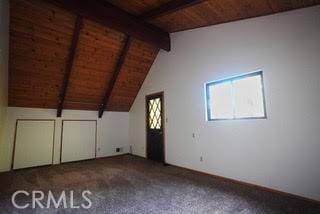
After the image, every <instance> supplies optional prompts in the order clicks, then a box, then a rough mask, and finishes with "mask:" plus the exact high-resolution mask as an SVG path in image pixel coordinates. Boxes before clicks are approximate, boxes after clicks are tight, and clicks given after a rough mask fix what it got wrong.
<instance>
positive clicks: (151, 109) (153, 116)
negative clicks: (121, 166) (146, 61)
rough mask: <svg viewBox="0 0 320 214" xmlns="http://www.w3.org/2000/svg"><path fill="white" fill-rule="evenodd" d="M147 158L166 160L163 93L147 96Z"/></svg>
mask: <svg viewBox="0 0 320 214" xmlns="http://www.w3.org/2000/svg"><path fill="white" fill-rule="evenodd" d="M146 126H147V158H148V159H151V160H155V161H159V162H164V142H163V140H164V133H163V130H164V129H163V93H162V92H161V93H157V94H152V95H148V96H146Z"/></svg>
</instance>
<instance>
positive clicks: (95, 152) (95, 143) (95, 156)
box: [59, 119, 98, 164]
mask: <svg viewBox="0 0 320 214" xmlns="http://www.w3.org/2000/svg"><path fill="white" fill-rule="evenodd" d="M65 121H71V122H73V121H75V122H77V121H80V122H81V121H87V122H95V123H96V131H95V139H94V141H95V142H94V147H95V149H94V158H90V159H86V160H94V159H97V136H98V134H97V132H98V121H97V120H68V119H64V120H62V121H61V136H60V141H61V142H60V159H59V162H60V164H64V163H72V162H78V161H85V160H76V161H70V162H62V145H63V123H64V122H65Z"/></svg>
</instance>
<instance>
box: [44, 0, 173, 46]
mask: <svg viewBox="0 0 320 214" xmlns="http://www.w3.org/2000/svg"><path fill="white" fill-rule="evenodd" d="M47 1H49V2H51V3H54V4H56V5H57V6H60V7H63V8H65V9H67V10H71V11H73V12H75V13H76V14H79V15H82V16H83V17H84V18H87V19H90V20H93V21H96V22H99V23H101V24H103V25H105V26H107V27H110V28H112V29H114V30H117V31H120V32H122V33H124V34H126V35H129V36H132V37H135V38H137V39H140V40H142V41H145V42H148V43H150V44H153V45H154V46H156V47H159V48H161V49H164V50H166V51H170V36H169V33H168V32H165V31H163V30H161V29H160V28H158V27H155V26H153V25H151V24H148V23H146V22H143V21H141V20H139V19H138V18H137V17H135V16H133V15H131V14H129V13H128V12H126V11H124V10H122V9H120V8H118V7H116V6H114V5H112V4H111V3H109V2H107V1H105V0H47Z"/></svg>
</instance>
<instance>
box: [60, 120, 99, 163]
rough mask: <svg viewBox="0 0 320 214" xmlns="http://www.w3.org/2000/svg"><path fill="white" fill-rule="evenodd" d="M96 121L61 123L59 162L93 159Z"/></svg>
mask: <svg viewBox="0 0 320 214" xmlns="http://www.w3.org/2000/svg"><path fill="white" fill-rule="evenodd" d="M96 128H97V121H67V120H65V121H63V128H62V142H61V144H62V145H61V146H62V148H61V162H62V163H63V162H70V161H79V160H87V159H93V158H95V154H96Z"/></svg>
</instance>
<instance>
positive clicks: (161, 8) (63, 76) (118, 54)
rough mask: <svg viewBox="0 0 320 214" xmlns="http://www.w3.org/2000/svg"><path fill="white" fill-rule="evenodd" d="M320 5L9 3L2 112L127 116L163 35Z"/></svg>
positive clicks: (165, 45)
mask: <svg viewBox="0 0 320 214" xmlns="http://www.w3.org/2000/svg"><path fill="white" fill-rule="evenodd" d="M319 3H320V0H121V1H119V0H108V1H106V0H11V1H10V62H9V106H19V107H38V108H55V109H57V111H58V116H59V115H61V111H62V109H80V110H96V111H97V112H99V116H101V115H102V114H103V111H104V110H109V111H129V110H130V108H131V106H132V104H133V102H134V99H135V97H136V95H137V93H138V91H139V89H140V87H141V85H142V83H143V81H144V79H145V77H146V75H147V74H148V71H149V69H150V67H151V66H152V63H153V62H154V60H155V58H156V56H157V54H158V51H159V50H160V49H164V50H167V51H169V50H170V39H169V34H168V33H170V32H176V31H181V30H187V29H192V28H197V27H202V26H208V25H214V24H219V23H225V22H230V21H235V20H240V19H245V18H250V17H256V16H262V15H267V14H272V13H276V12H281V11H287V10H292V9H297V8H302V7H307V6H312V5H316V4H319Z"/></svg>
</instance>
